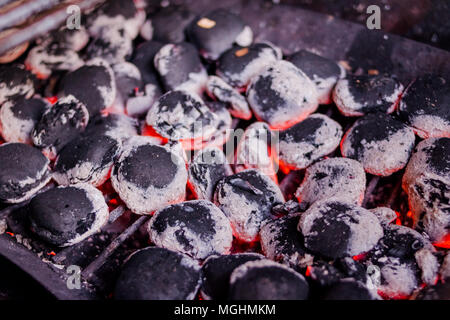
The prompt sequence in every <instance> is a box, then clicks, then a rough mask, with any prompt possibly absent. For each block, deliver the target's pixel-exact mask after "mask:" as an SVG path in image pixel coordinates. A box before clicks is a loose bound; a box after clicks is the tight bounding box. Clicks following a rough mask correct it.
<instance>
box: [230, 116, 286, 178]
mask: <svg viewBox="0 0 450 320" xmlns="http://www.w3.org/2000/svg"><path fill="white" fill-rule="evenodd" d="M237 133H239V131H236V132H235V133H234V134H235V135H237ZM276 146H277V141H276V136H275V134H274V133H273V132H272V131H271V130H270V128H269V125H268V124H267V123H264V122H254V123H252V124H251V125H249V126H248V127H247V129H245V132H244V135H243V136H242V138H241V140H240V141H239V144H238V147H237V151H236V161H235V171H236V172H240V171H242V170H245V169H258V170H260V171H261V172H262V173H264V174H265V175H267V176H269V177H271V178H272V179H273V180H274V181H277V177H276V173H277V172H276V170H277V169H278V168H275V160H274V155H273V153H275V152H276V149H275V147H276ZM272 147H273V148H272ZM272 149H273V150H272Z"/></svg>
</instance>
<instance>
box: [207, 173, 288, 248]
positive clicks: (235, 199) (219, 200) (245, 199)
mask: <svg viewBox="0 0 450 320" xmlns="http://www.w3.org/2000/svg"><path fill="white" fill-rule="evenodd" d="M214 202H215V203H216V204H217V205H218V206H219V208H220V209H222V211H223V212H225V215H226V216H227V217H228V218H229V219H230V221H231V226H232V227H233V232H234V236H235V237H236V238H238V239H240V240H242V241H246V242H251V241H255V240H257V239H258V233H259V230H260V228H261V226H262V224H263V223H264V222H265V221H266V220H268V219H270V217H271V209H272V207H273V206H274V205H276V204H279V203H282V202H284V199H283V195H282V194H281V191H280V188H279V187H278V185H277V184H275V182H273V181H272V180H271V179H270V178H269V177H267V176H266V175H264V174H262V173H261V172H259V171H257V170H253V169H249V170H244V171H242V172H239V173H237V174H234V175H231V176H228V177H226V178H224V179H222V180H221V181H220V182H219V183H218V185H217V187H216V192H215V194H214Z"/></svg>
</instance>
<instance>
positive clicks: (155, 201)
mask: <svg viewBox="0 0 450 320" xmlns="http://www.w3.org/2000/svg"><path fill="white" fill-rule="evenodd" d="M144 145H155V141H154V139H152V138H150V137H144V136H134V137H131V138H130V139H128V140H127V141H126V142H125V143H124V145H123V148H122V151H121V154H120V156H119V157H118V159H117V160H116V163H115V165H114V169H113V174H112V175H111V184H112V186H113V188H114V190H116V192H117V193H118V194H119V196H120V198H121V199H122V200H123V202H125V204H126V205H127V207H128V208H129V209H130V210H131V211H133V212H134V213H136V214H141V215H147V214H151V213H152V212H154V211H156V210H158V209H161V208H163V207H165V206H167V205H169V204H172V203H177V202H181V201H183V200H184V198H185V195H186V183H187V170H186V164H185V161H184V159H182V158H181V157H180V156H179V155H177V154H176V153H174V152H172V150H170V149H169V148H167V147H164V146H159V147H160V148H163V149H165V150H167V152H170V153H171V158H172V161H173V163H174V164H175V165H176V166H177V172H176V174H175V177H174V179H173V181H172V182H171V183H169V184H168V185H167V186H166V187H165V188H161V189H160V188H156V187H154V186H151V185H150V186H149V187H148V188H147V189H142V188H140V187H139V186H137V185H136V184H134V183H132V182H130V181H128V180H127V179H126V178H125V177H124V176H123V174H122V173H121V170H120V165H121V163H123V162H125V161H126V160H127V158H128V157H130V156H132V154H133V152H135V151H136V149H137V148H138V147H140V146H144ZM148 161H150V162H151V159H148Z"/></svg>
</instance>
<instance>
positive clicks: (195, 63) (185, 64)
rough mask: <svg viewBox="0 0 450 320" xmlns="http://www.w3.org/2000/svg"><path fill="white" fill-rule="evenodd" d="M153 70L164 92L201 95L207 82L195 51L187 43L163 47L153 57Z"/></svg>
mask: <svg viewBox="0 0 450 320" xmlns="http://www.w3.org/2000/svg"><path fill="white" fill-rule="evenodd" d="M155 68H156V70H158V72H159V75H160V76H161V80H162V83H163V85H164V87H165V89H166V90H177V89H178V90H186V91H193V92H195V93H197V94H201V93H202V91H203V89H204V87H205V85H206V81H207V80H208V74H207V73H206V69H205V67H204V66H203V64H202V62H201V61H200V57H199V56H198V51H197V49H196V48H195V47H194V46H193V45H192V44H190V43H188V42H181V43H175V44H172V43H170V44H166V45H165V46H163V47H162V48H161V49H160V50H159V51H158V53H157V54H156V55H155Z"/></svg>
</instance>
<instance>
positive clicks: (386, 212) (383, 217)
mask: <svg viewBox="0 0 450 320" xmlns="http://www.w3.org/2000/svg"><path fill="white" fill-rule="evenodd" d="M369 211H370V212H372V213H373V214H374V215H376V216H377V218H378V220H379V221H380V223H381V225H382V226H383V227H385V226H387V225H389V224H391V223H392V222H394V221H395V220H396V219H397V214H396V213H395V211H394V210H392V209H391V208H386V207H378V208H375V209H370V210H369Z"/></svg>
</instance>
